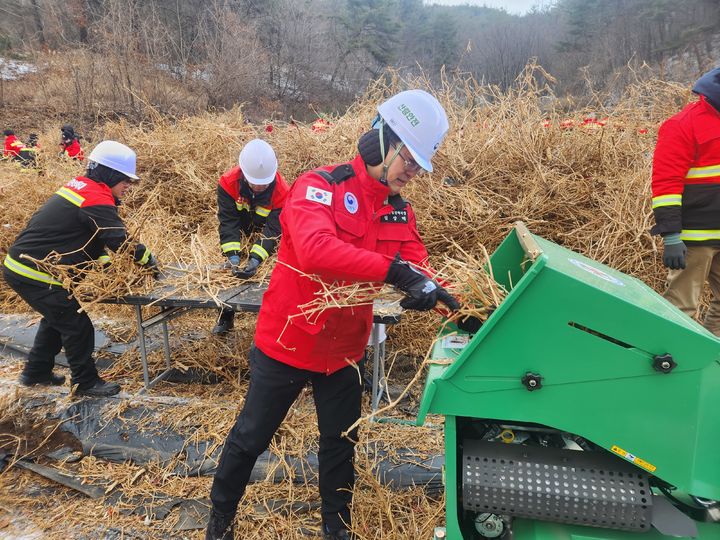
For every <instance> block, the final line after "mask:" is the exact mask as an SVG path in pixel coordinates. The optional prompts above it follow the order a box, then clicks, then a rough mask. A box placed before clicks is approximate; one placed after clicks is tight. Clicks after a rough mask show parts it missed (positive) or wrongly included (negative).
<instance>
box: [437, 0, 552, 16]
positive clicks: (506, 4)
mask: <svg viewBox="0 0 720 540" xmlns="http://www.w3.org/2000/svg"><path fill="white" fill-rule="evenodd" d="M426 3H428V4H444V5H446V6H457V5H465V4H470V5H472V6H483V5H484V6H487V7H493V8H503V9H504V10H505V11H507V12H508V13H514V14H517V15H521V14H523V13H527V12H528V11H529V10H530V9H531V8H532V7H533V6H538V5H541V6H549V5H550V4H552V3H553V1H552V0H426Z"/></svg>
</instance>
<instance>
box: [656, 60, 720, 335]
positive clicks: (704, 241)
mask: <svg viewBox="0 0 720 540" xmlns="http://www.w3.org/2000/svg"><path fill="white" fill-rule="evenodd" d="M693 92H695V93H696V94H698V95H699V96H700V99H699V100H698V101H696V102H693V103H690V104H689V105H687V106H686V107H685V108H684V109H683V110H682V111H680V112H679V113H677V114H676V115H675V116H673V117H671V118H669V119H668V120H666V121H665V122H664V123H663V124H662V126H660V131H659V132H658V140H657V145H656V146H655V155H654V157H653V170H652V207H653V213H654V214H655V226H654V227H653V228H652V231H651V232H652V234H659V235H661V236H662V238H663V243H664V245H665V249H664V253H663V264H664V265H665V266H666V267H667V268H669V272H668V277H667V283H668V287H667V290H666V291H665V295H664V296H665V298H666V299H667V300H669V301H670V302H672V303H673V304H674V305H676V306H677V307H678V308H680V309H681V310H682V311H683V312H685V313H686V314H687V315H689V316H691V317H692V316H694V315H695V314H696V313H697V308H698V305H699V302H700V295H701V293H702V290H703V288H704V286H705V282H706V281H709V284H710V290H711V291H712V299H711V301H710V308H709V309H708V312H707V314H706V316H705V321H704V323H703V324H704V326H705V328H707V329H708V330H709V331H710V332H712V333H713V334H715V335H717V336H720V68H715V69H713V70H711V71H709V72H708V73H706V74H705V75H703V76H702V77H700V78H699V79H698V80H697V82H696V83H695V86H693Z"/></svg>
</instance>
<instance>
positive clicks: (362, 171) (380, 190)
mask: <svg viewBox="0 0 720 540" xmlns="http://www.w3.org/2000/svg"><path fill="white" fill-rule="evenodd" d="M350 165H351V166H352V168H353V171H355V176H356V177H357V178H358V180H360V182H362V184H363V186H364V187H365V188H366V189H368V190H369V192H370V193H372V195H373V199H375V200H378V201H381V202H382V201H384V200H385V199H387V197H388V195H389V194H390V188H389V187H388V186H386V185H385V184H383V183H381V182H380V180H376V179H375V178H373V177H372V176H370V175H369V174H368V172H367V165H365V162H364V161H363V158H362V157H360V154H358V155H357V156H355V159H353V160H352V161H351V162H350Z"/></svg>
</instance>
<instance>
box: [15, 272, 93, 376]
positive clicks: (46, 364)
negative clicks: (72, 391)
mask: <svg viewBox="0 0 720 540" xmlns="http://www.w3.org/2000/svg"><path fill="white" fill-rule="evenodd" d="M4 275H5V281H6V282H7V284H8V285H10V288H12V290H14V291H15V292H16V293H18V295H20V297H21V298H22V299H23V300H25V301H26V302H27V303H28V304H29V305H30V307H31V308H33V309H34V310H35V311H37V312H38V313H40V315H42V319H41V320H40V325H39V326H38V331H37V334H35V342H34V343H33V346H32V349H31V350H30V353H29V354H28V358H27V362H26V363H25V368H24V370H23V372H24V373H25V374H26V375H28V376H29V377H31V378H37V379H43V378H45V377H46V376H48V375H49V374H50V372H51V371H52V369H53V367H54V366H55V356H56V355H57V354H58V353H59V352H60V349H61V348H63V347H65V356H67V360H68V364H69V365H70V373H71V377H72V384H73V385H75V384H77V385H79V386H80V388H87V387H90V386H93V385H94V384H95V382H96V381H97V379H98V372H97V369H96V368H95V360H93V357H92V355H93V350H94V349H95V329H94V328H93V324H92V321H91V320H90V317H88V316H87V313H85V312H84V311H83V312H80V313H78V310H79V309H80V304H78V302H77V300H75V299H74V298H71V297H70V293H69V292H68V291H66V290H65V289H57V288H50V286H48V285H43V284H41V283H38V285H31V284H29V283H26V282H24V281H22V280H20V279H17V278H14V277H13V276H12V274H10V273H8V272H4Z"/></svg>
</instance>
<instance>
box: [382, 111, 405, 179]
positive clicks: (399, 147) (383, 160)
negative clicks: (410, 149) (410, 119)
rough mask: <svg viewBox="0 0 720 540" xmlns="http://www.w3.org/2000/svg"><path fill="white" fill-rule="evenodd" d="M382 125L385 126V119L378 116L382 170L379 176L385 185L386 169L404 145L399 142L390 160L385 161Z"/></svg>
mask: <svg viewBox="0 0 720 540" xmlns="http://www.w3.org/2000/svg"><path fill="white" fill-rule="evenodd" d="M383 127H385V121H384V120H383V118H382V116H381V117H380V125H379V129H378V137H380V156H381V157H382V164H383V171H382V175H381V176H380V182H381V183H382V184H385V185H386V186H387V172H388V169H389V168H390V166H391V165H392V164H393V161H395V158H396V157H398V155H399V154H400V150H401V149H402V147H403V146H405V143H403V142H400V144H398V146H397V148H396V149H395V153H394V154H393V155H392V157H391V158H390V162H389V163H385V137H383Z"/></svg>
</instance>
